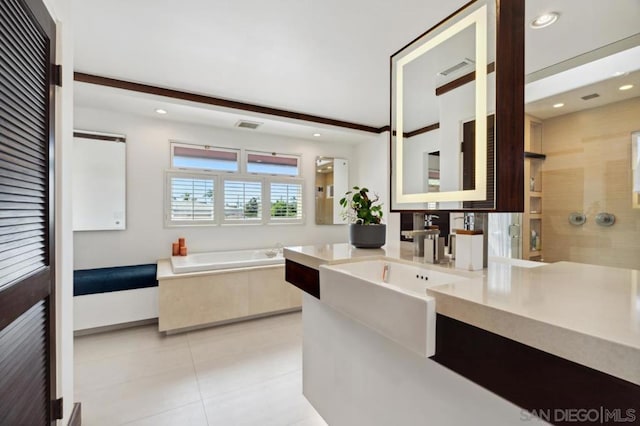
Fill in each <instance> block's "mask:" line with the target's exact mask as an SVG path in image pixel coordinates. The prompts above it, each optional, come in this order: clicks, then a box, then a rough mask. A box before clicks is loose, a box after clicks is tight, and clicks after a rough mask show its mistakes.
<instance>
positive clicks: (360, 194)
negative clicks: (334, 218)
mask: <svg viewBox="0 0 640 426" xmlns="http://www.w3.org/2000/svg"><path fill="white" fill-rule="evenodd" d="M379 200H380V197H379V196H378V195H377V194H376V195H375V196H374V197H373V198H371V197H369V190H368V189H367V188H359V187H357V186H354V187H353V190H351V191H348V192H346V193H345V194H344V198H342V199H341V200H340V205H341V206H342V207H343V208H344V209H345V210H344V212H343V216H344V218H345V219H346V220H347V221H348V222H349V241H350V242H351V244H352V245H354V246H355V247H358V248H379V247H382V246H383V245H384V243H385V239H386V234H387V226H386V225H384V224H383V223H381V222H382V203H379ZM376 203H377V204H376Z"/></svg>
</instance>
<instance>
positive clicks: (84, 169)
mask: <svg viewBox="0 0 640 426" xmlns="http://www.w3.org/2000/svg"><path fill="white" fill-rule="evenodd" d="M125 141H126V139H125V137H124V136H123V135H114V134H105V133H95V132H87V131H74V138H73V197H72V198H73V230H74V231H107V230H123V229H126V215H125V205H126V143H125Z"/></svg>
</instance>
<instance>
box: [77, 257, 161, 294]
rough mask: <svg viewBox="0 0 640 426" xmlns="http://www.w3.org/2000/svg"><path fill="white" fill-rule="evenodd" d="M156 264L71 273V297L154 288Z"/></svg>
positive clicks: (156, 283) (156, 282)
mask: <svg viewBox="0 0 640 426" xmlns="http://www.w3.org/2000/svg"><path fill="white" fill-rule="evenodd" d="M156 267H157V265H156V264H151V265H135V266H118V267H115V268H99V269H84V270H78V271H73V295H74V296H82V295H86V294H95V293H107V292H110V291H122V290H134V289H136V288H146V287H155V286H157V285H158V281H157V280H156Z"/></svg>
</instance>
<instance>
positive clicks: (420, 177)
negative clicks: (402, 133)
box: [402, 129, 440, 194]
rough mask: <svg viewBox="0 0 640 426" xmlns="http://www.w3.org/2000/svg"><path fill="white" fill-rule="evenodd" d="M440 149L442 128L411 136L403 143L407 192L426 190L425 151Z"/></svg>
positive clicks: (405, 189)
mask: <svg viewBox="0 0 640 426" xmlns="http://www.w3.org/2000/svg"><path fill="white" fill-rule="evenodd" d="M433 151H440V130H439V129H437V130H432V131H430V132H426V133H422V134H420V135H416V136H413V137H411V138H404V143H403V152H402V154H403V156H404V163H403V174H404V176H403V184H404V192H405V194H421V193H423V192H425V180H426V178H427V170H425V167H424V156H425V153H429V152H433Z"/></svg>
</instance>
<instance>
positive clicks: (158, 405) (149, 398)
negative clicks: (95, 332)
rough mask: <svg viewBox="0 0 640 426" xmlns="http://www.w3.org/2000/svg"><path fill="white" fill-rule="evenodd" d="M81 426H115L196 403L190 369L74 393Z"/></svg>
mask: <svg viewBox="0 0 640 426" xmlns="http://www.w3.org/2000/svg"><path fill="white" fill-rule="evenodd" d="M75 400H77V401H80V402H81V403H82V424H83V426H99V425H110V426H111V425H118V424H122V423H125V422H129V421H133V420H139V419H143V418H145V417H148V416H152V415H156V414H160V413H162V412H165V411H168V410H171V409H174V408H179V407H182V406H185V405H187V404H190V403H194V402H198V401H200V394H199V392H198V384H197V382H196V377H195V373H194V371H193V367H192V366H188V367H182V368H177V369H173V370H171V371H169V372H166V373H162V374H158V375H155V376H150V377H143V378H140V379H136V380H132V381H129V382H126V383H121V384H117V385H113V386H108V387H104V388H100V389H97V390H90V391H84V392H76V395H75Z"/></svg>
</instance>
